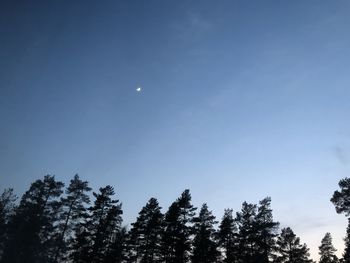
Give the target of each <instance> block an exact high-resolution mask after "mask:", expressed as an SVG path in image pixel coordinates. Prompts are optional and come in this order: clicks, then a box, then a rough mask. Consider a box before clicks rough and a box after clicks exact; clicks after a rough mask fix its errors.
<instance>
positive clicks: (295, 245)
mask: <svg viewBox="0 0 350 263" xmlns="http://www.w3.org/2000/svg"><path fill="white" fill-rule="evenodd" d="M276 251H277V256H276V263H312V262H313V261H312V260H310V259H309V256H310V254H309V249H308V248H307V246H306V244H300V238H299V237H297V236H296V235H295V234H294V232H293V231H292V229H290V228H289V227H287V228H283V229H282V232H281V234H280V235H279V236H278V239H277V250H276Z"/></svg>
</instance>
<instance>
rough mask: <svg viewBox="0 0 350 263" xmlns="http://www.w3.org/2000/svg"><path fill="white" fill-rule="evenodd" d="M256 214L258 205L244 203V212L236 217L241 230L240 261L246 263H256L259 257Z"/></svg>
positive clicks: (239, 240)
mask: <svg viewBox="0 0 350 263" xmlns="http://www.w3.org/2000/svg"><path fill="white" fill-rule="evenodd" d="M256 213H257V205H255V204H248V203H247V202H243V204H242V210H241V211H240V212H238V213H237V215H236V221H237V225H238V230H239V232H238V233H239V236H238V238H239V239H238V242H239V246H238V255H239V260H240V261H242V262H246V263H252V262H255V261H256V260H257V258H258V257H259V254H258V247H257V244H256V240H257V231H256V223H255V218H256Z"/></svg>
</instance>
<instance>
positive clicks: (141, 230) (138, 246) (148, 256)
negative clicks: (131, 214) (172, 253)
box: [129, 198, 163, 263]
mask: <svg viewBox="0 0 350 263" xmlns="http://www.w3.org/2000/svg"><path fill="white" fill-rule="evenodd" d="M160 209H161V207H160V206H159V203H158V201H157V199H156V198H151V199H150V200H149V201H148V203H147V204H146V206H144V207H143V208H142V209H141V211H140V213H139V216H138V217H137V219H136V222H135V223H133V224H132V228H131V230H130V239H129V261H130V262H144V263H151V262H160V261H161V247H160V246H161V237H162V233H163V214H162V213H161V211H160Z"/></svg>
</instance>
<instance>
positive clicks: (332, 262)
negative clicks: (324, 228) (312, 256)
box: [318, 233, 339, 263]
mask: <svg viewBox="0 0 350 263" xmlns="http://www.w3.org/2000/svg"><path fill="white" fill-rule="evenodd" d="M318 248H319V250H320V252H319V254H320V261H319V263H338V262H339V261H338V258H337V256H336V255H334V252H336V251H337V250H336V249H335V248H334V247H333V244H332V236H331V234H330V233H326V234H325V236H324V237H323V238H322V241H321V245H320V246H319V247H318Z"/></svg>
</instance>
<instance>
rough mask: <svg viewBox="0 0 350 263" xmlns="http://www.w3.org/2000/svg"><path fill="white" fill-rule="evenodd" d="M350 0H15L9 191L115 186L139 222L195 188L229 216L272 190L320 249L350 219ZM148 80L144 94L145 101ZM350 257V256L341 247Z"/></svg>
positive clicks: (7, 113)
mask: <svg viewBox="0 0 350 263" xmlns="http://www.w3.org/2000/svg"><path fill="white" fill-rule="evenodd" d="M349 11H350V2H349V1H345V0H337V1H319V0H317V1H316V0H315V1H314V0H309V1H304V0H293V1H277V0H276V1H269V0H266V1H261V0H259V1H244V0H242V1H189V0H188V1H160V0H159V1H103V2H101V1H73V2H72V1H42V2H39V1H31V2H29V1H2V2H1V3H0V186H1V188H4V187H9V186H12V187H14V188H15V189H16V191H17V193H22V192H23V191H24V190H25V189H26V188H27V187H28V186H29V184H30V183H31V182H32V181H33V180H35V179H37V178H40V177H42V176H43V175H45V174H55V175H56V177H57V179H61V180H63V181H65V182H66V183H67V182H68V181H69V179H70V178H71V177H72V176H73V175H74V174H75V173H79V175H80V176H81V177H82V178H84V179H86V180H88V181H90V182H91V185H92V186H93V187H94V188H95V189H97V187H99V186H104V185H106V184H112V185H113V186H115V188H116V192H117V195H118V197H119V198H120V200H121V201H122V202H123V205H124V213H125V215H124V220H125V222H126V223H130V222H131V221H133V220H134V219H135V217H136V214H137V212H138V211H139V210H140V208H141V207H142V206H143V205H144V204H145V203H146V201H147V200H148V198H150V197H151V196H155V197H157V198H158V199H159V201H160V203H161V205H162V206H163V207H164V209H166V208H167V207H168V206H169V205H170V203H171V202H172V201H174V200H175V199H176V198H177V197H178V195H179V194H180V193H181V192H182V191H183V190H184V189H185V188H190V189H191V192H192V197H193V202H194V204H195V205H197V206H200V204H201V203H202V202H207V203H208V205H209V207H210V208H211V209H213V211H214V213H215V215H216V216H217V217H218V218H219V219H220V218H221V216H222V213H223V209H224V208H227V207H231V208H233V209H234V210H236V211H237V210H239V209H240V205H241V203H242V202H243V201H245V200H246V201H249V202H258V200H260V199H262V198H264V197H265V196H271V197H272V206H273V209H274V216H275V219H276V220H278V221H280V222H281V224H282V226H291V227H292V228H293V229H294V230H295V232H296V234H297V235H299V236H300V237H301V239H302V241H303V242H307V244H308V245H309V246H310V247H311V248H312V253H313V255H314V256H315V257H316V254H317V246H318V245H319V243H320V240H321V238H322V237H323V235H324V234H325V232H327V231H329V232H331V233H332V235H333V238H334V243H335V244H336V246H337V247H338V248H339V249H340V250H341V249H342V248H343V245H342V238H343V236H344V235H345V228H346V219H345V217H344V216H342V215H337V214H336V213H335V210H334V207H333V206H332V204H331V203H330V202H329V199H330V197H331V195H332V193H333V191H334V190H336V189H337V182H338V181H339V179H340V178H343V177H345V176H349V172H350V122H349V116H350V48H349V47H350V34H349V25H350V16H349ZM137 86H141V87H142V88H143V89H142V92H140V93H138V92H136V90H135V89H136V87H137ZM340 252H341V251H340Z"/></svg>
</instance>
